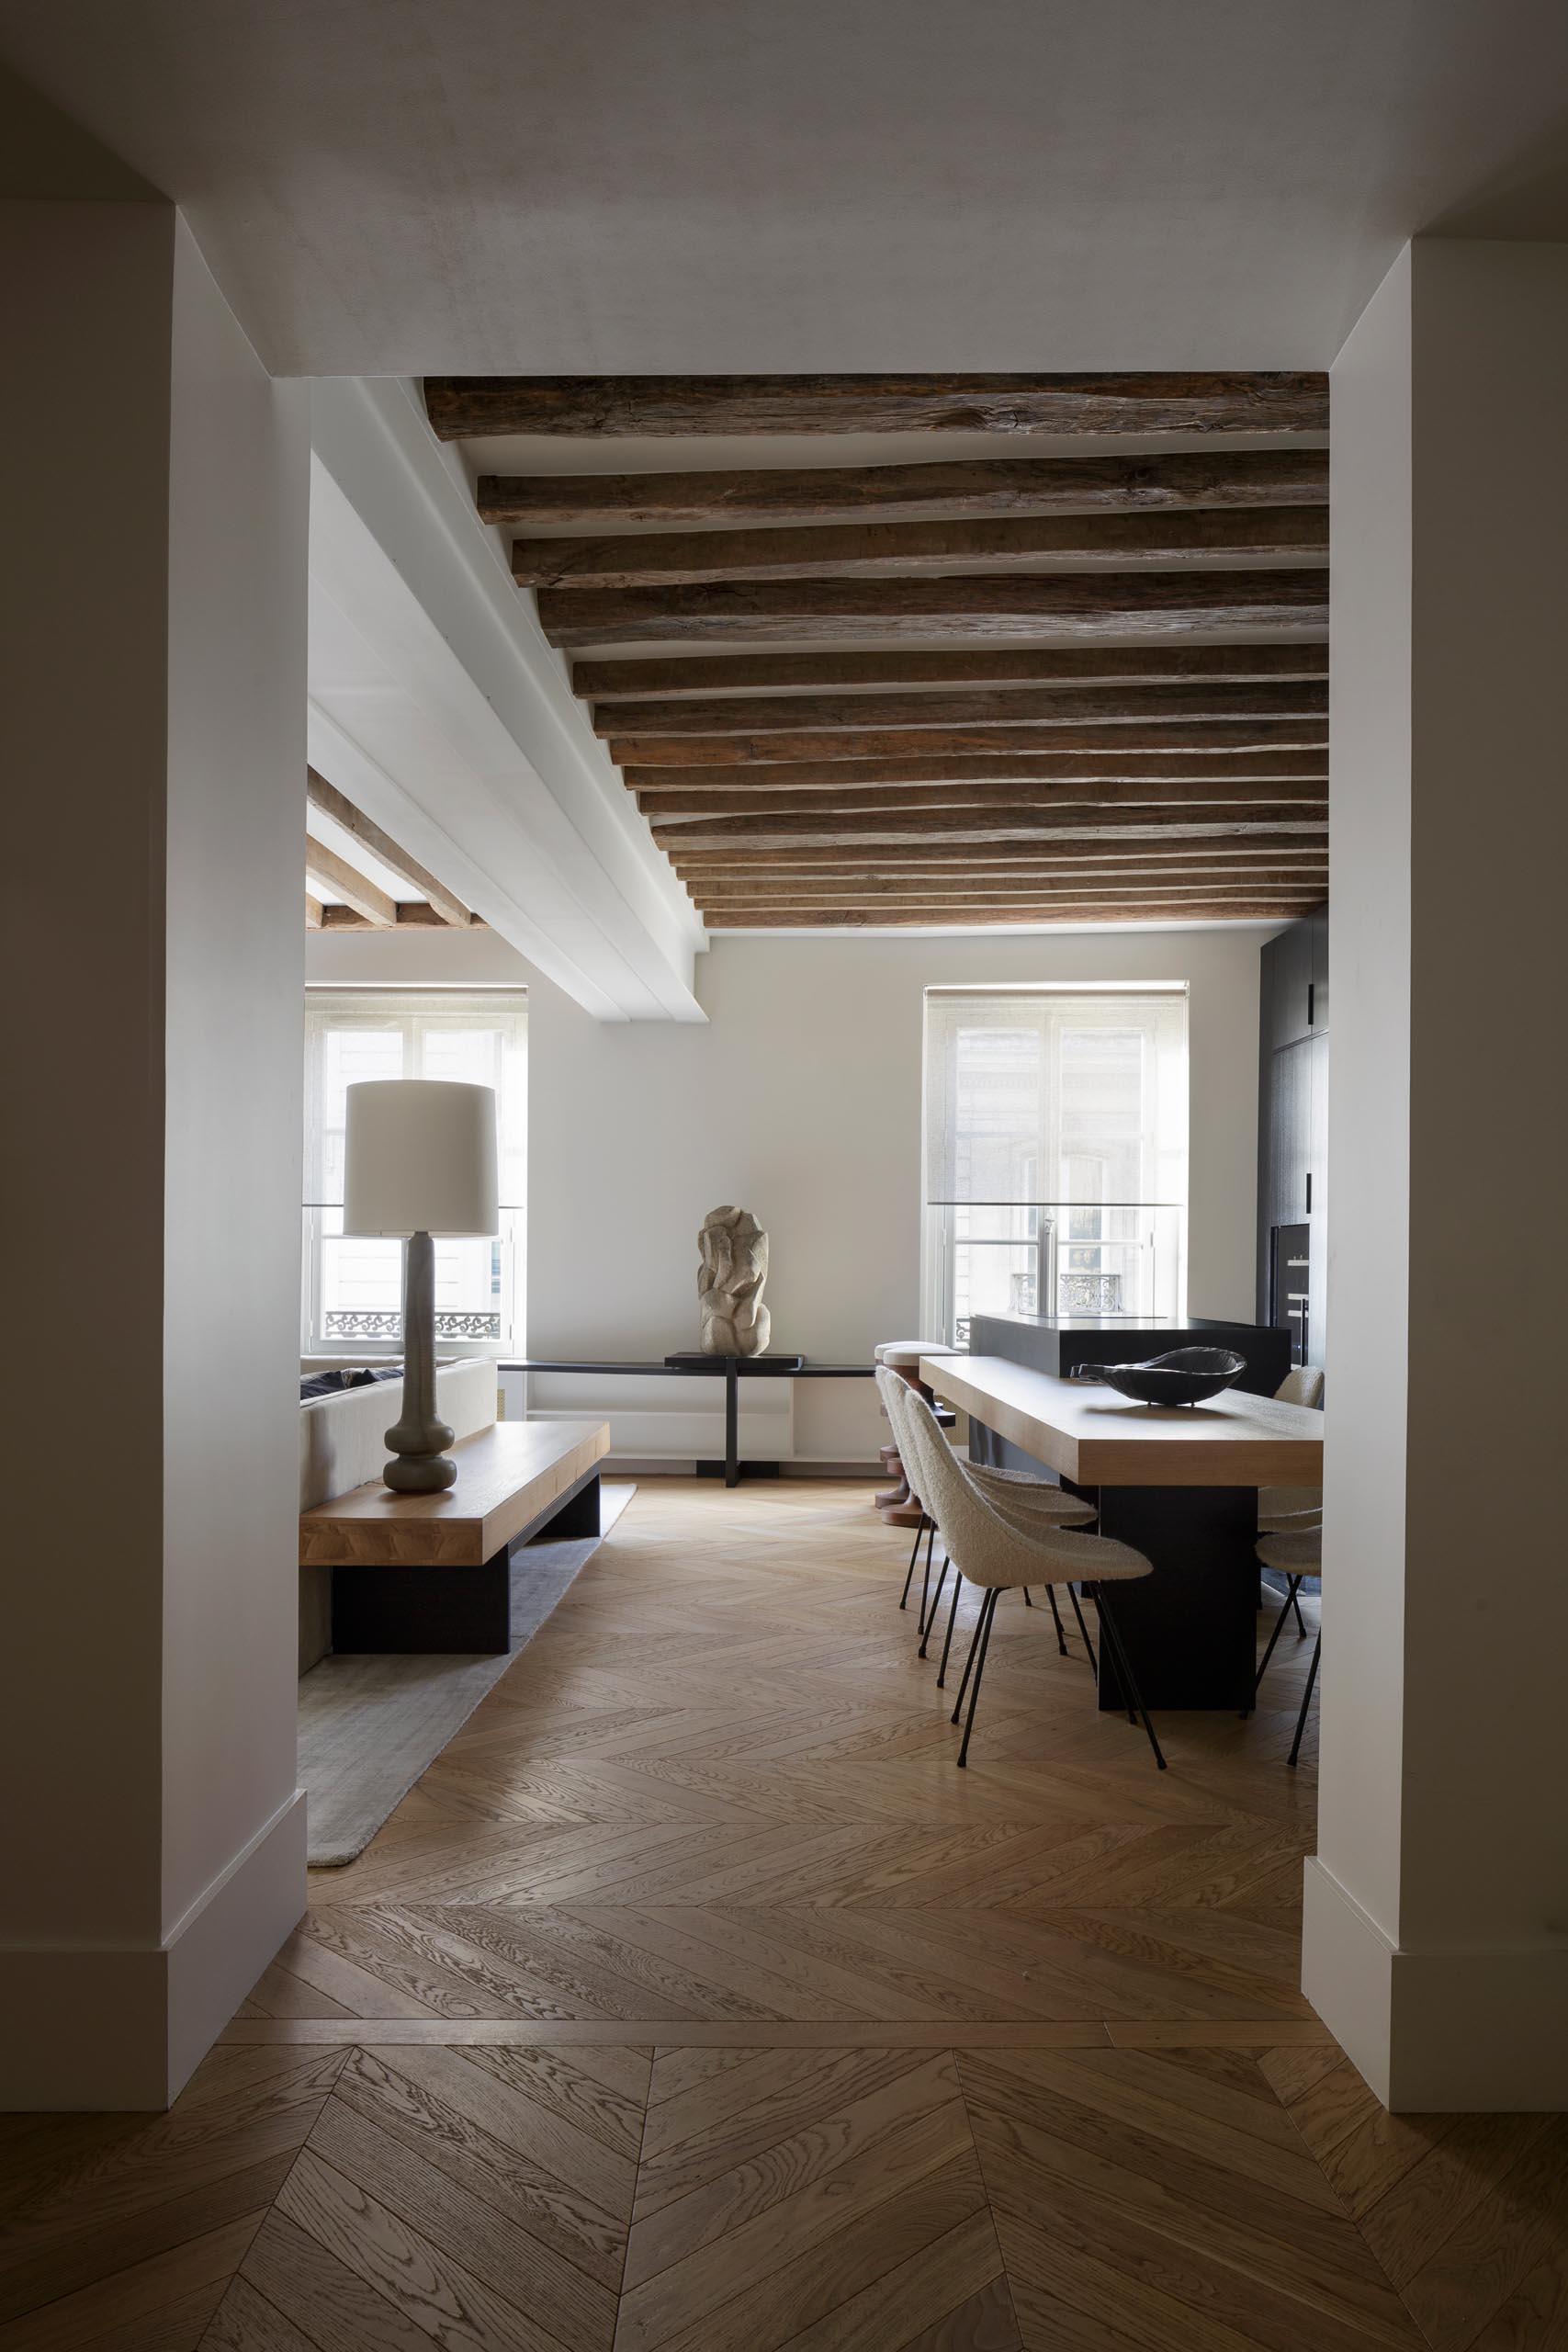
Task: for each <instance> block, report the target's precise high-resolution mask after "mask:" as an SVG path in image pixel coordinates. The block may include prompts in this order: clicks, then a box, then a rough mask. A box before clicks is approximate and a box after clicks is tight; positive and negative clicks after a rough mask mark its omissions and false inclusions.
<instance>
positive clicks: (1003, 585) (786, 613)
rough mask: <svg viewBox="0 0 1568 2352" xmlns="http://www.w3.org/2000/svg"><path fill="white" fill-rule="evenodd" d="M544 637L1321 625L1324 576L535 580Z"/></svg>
mask: <svg viewBox="0 0 1568 2352" xmlns="http://www.w3.org/2000/svg"><path fill="white" fill-rule="evenodd" d="M538 603H539V620H540V625H541V627H542V628H543V629H544V632H545V635H546V636H547V638H548V639H549V640H550V642H551V644H552V645H558V646H564V647H568V648H570V647H573V646H580V645H600V644H617V643H618V644H636V643H644V644H658V643H661V642H663V643H673V642H675V641H677V640H680V639H692V640H703V639H705V640H707V641H708V642H709V643H711V644H733V645H742V644H761V645H765V644H768V643H770V642H773V643H775V644H776V643H779V642H785V643H787V642H789V641H790V640H792V639H799V638H803V637H805V638H819V639H829V640H831V639H839V640H840V641H841V640H844V639H850V640H852V639H855V638H857V637H879V638H884V639H895V640H897V641H900V642H903V643H914V644H919V643H921V642H925V643H931V642H933V641H939V640H941V639H944V638H952V637H988V638H1003V637H1028V638H1038V637H1040V636H1042V635H1044V634H1046V633H1048V632H1049V631H1051V630H1053V629H1056V630H1061V631H1063V632H1064V633H1066V634H1070V635H1075V636H1081V637H1092V636H1125V635H1128V634H1129V633H1132V632H1134V631H1137V632H1146V633H1149V634H1155V635H1162V636H1164V635H1177V634H1184V633H1186V632H1189V631H1190V630H1193V629H1200V628H1201V629H1233V628H1327V626H1328V574H1327V572H1326V571H1294V570H1290V569H1285V570H1282V571H1200V570H1196V569H1193V568H1192V567H1190V566H1189V567H1188V568H1187V569H1186V570H1183V571H1147V572H1120V571H1118V572H1111V571H1108V572H1055V573H1050V574H1043V573H1039V572H1021V573H1017V574H1014V575H1013V576H1012V577H1010V578H999V579H998V578H993V577H992V576H990V575H989V574H987V573H980V574H978V575H977V576H976V575H971V574H968V573H963V572H959V573H953V574H952V575H950V576H943V577H942V578H939V579H914V580H761V581H751V582H740V581H723V582H707V583H703V584H697V585H694V586H692V587H688V588H577V587H573V588H546V589H542V590H541V591H540V593H539V599H538Z"/></svg>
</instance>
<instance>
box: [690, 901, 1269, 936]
mask: <svg viewBox="0 0 1568 2352" xmlns="http://www.w3.org/2000/svg"><path fill="white" fill-rule="evenodd" d="M1306 911H1307V910H1306V909H1305V908H1304V907H1303V904H1302V901H1301V900H1300V899H1284V898H1278V897H1269V898H1260V899H1257V900H1250V899H1244V900H1239V901H1216V900H1214V899H1147V900H1144V901H1142V902H1140V901H1138V900H1136V899H1134V900H1133V901H1131V902H1127V901H1124V900H1119V899H1100V898H1089V899H1083V900H1081V901H1079V900H1074V899H1062V900H1059V901H1057V900H1053V901H1051V902H1050V903H1048V904H1046V905H1043V906H1033V907H1018V906H999V907H978V906H976V907H962V908H953V907H952V906H946V905H942V904H938V905H935V906H930V907H902V906H901V907H863V908H858V909H857V910H855V911H854V912H853V913H845V912H843V911H842V910H840V909H838V908H836V907H797V908H791V909H790V910H788V911H787V912H784V911H781V910H778V909H776V908H769V909H766V910H755V911H747V912H744V913H740V912H730V911H729V910H725V911H724V912H722V913H717V912H716V913H714V914H712V915H705V916H704V917H703V921H704V923H705V927H706V928H707V929H708V930H709V931H837V930H844V931H884V930H890V929H893V928H896V927H897V925H899V924H910V925H920V926H922V927H924V928H926V929H930V930H940V929H942V927H944V926H945V927H947V928H950V929H953V930H970V929H973V928H974V927H975V926H976V925H977V924H981V923H986V924H989V923H1012V924H1014V925H1015V926H1020V927H1023V928H1026V929H1029V930H1041V929H1043V928H1044V927H1045V926H1046V925H1048V924H1050V923H1053V922H1062V923H1069V922H1076V923H1089V922H1092V923H1103V922H1290V921H1291V920H1292V918H1293V917H1295V916H1296V915H1299V914H1303V913H1304V912H1306Z"/></svg>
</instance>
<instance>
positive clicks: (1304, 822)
mask: <svg viewBox="0 0 1568 2352" xmlns="http://www.w3.org/2000/svg"><path fill="white" fill-rule="evenodd" d="M1325 825H1326V820H1325V818H1324V816H1323V814H1322V812H1321V811H1320V810H1314V809H1291V808H1281V807H1265V808H1258V809H1227V810H1224V811H1221V810H1218V809H1206V810H1204V811H1203V812H1202V813H1201V814H1200V813H1199V812H1198V811H1196V810H1188V809H1183V810H1180V811H1179V812H1178V811H1176V810H1172V809H1143V808H1140V809H1060V810H1057V809H1007V810H998V811H997V812H996V813H995V814H994V815H993V814H987V812H986V811H984V810H981V809H916V810H913V811H911V812H909V813H908V814H906V813H905V812H904V811H902V810H899V809H889V810H888V812H887V814H886V816H881V815H877V816H854V817H835V816H833V815H831V814H827V813H825V814H823V815H822V816H817V815H816V814H810V815H801V816H789V817H755V816H744V817H716V818H714V819H712V820H710V821H709V822H708V823H706V824H701V825H656V826H655V827H654V829H653V838H654V840H655V841H656V842H658V844H659V846H660V849H676V850H679V851H681V852H682V854H686V853H687V852H689V851H694V850H704V849H729V850H734V849H736V848H743V849H746V850H748V851H754V852H759V853H760V852H762V851H766V850H790V849H796V848H799V847H801V846H803V845H810V846H813V847H818V848H824V849H831V848H851V847H856V848H861V849H867V850H874V849H878V848H880V847H881V846H882V844H883V843H885V842H965V843H968V842H1039V841H1043V840H1044V839H1046V838H1047V837H1048V836H1060V835H1065V836H1066V838H1067V839H1068V840H1069V841H1095V840H1098V839H1100V837H1101V836H1102V835H1105V834H1109V833H1122V834H1131V835H1134V836H1137V837H1144V838H1148V839H1153V840H1162V839H1163V840H1167V841H1171V840H1176V839H1178V838H1179V837H1181V836H1183V835H1185V836H1186V837H1188V838H1189V839H1191V840H1194V841H1198V840H1205V839H1213V840H1218V839H1224V838H1225V837H1227V836H1228V837H1230V838H1232V839H1236V838H1240V837H1242V836H1245V835H1249V834H1250V835H1267V834H1271V833H1303V832H1307V833H1313V832H1322V831H1325Z"/></svg>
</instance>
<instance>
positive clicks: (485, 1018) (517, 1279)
mask: <svg viewBox="0 0 1568 2352" xmlns="http://www.w3.org/2000/svg"><path fill="white" fill-rule="evenodd" d="M526 1015H527V998H526V995H525V991H524V990H522V989H476V990H473V991H471V992H470V991H468V990H460V989H432V990H430V991H428V992H425V991H423V990H421V991H416V990H414V989H310V990H309V991H308V993H307V996H306V1001H305V1193H304V1202H305V1208H304V1253H303V1289H302V1301H301V1323H302V1346H303V1348H304V1351H305V1352H306V1353H307V1354H341V1353H343V1352H344V1351H345V1350H352V1351H354V1352H355V1353H356V1354H358V1353H364V1354H367V1355H375V1354H377V1353H378V1352H385V1353H387V1354H389V1355H395V1354H397V1353H398V1352H399V1351H400V1349H401V1346H402V1320H403V1318H402V1250H403V1245H402V1243H401V1242H400V1241H389V1240H384V1239H377V1238H367V1237H363V1236H356V1235H348V1234H344V1229H343V1157H344V1117H345V1111H344V1097H345V1096H346V1093H347V1091H348V1089H349V1088H350V1087H351V1086H352V1085H354V1084H355V1082H356V1080H360V1079H368V1078H435V1079H458V1080H467V1081H468V1083H469V1084H471V1085H478V1086H493V1087H494V1089H495V1095H496V1120H497V1127H498V1130H499V1141H500V1158H501V1170H500V1174H501V1202H502V1210H501V1232H500V1234H499V1236H497V1237H496V1238H494V1239H493V1240H482V1239H468V1238H464V1239H448V1240H440V1239H438V1240H437V1242H436V1244H435V1336H436V1339H437V1340H438V1341H439V1340H449V1341H453V1342H461V1343H462V1344H463V1346H464V1348H465V1349H466V1350H473V1351H479V1352H484V1351H488V1350H490V1349H494V1350H495V1351H496V1352H498V1353H501V1352H503V1351H505V1350H507V1349H509V1348H513V1347H516V1346H519V1345H521V1343H522V1338H523V1271H524V1255H523V1236H524V1231H525V1227H524V1215H523V1212H524V1200H525V1193H524V1186H525V1181H526V1174H527V1109H528V1093H527V1066H526V1038H527V1026H526Z"/></svg>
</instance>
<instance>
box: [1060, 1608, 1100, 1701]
mask: <svg viewBox="0 0 1568 2352" xmlns="http://www.w3.org/2000/svg"><path fill="white" fill-rule="evenodd" d="M1067 1599H1068V1600H1070V1601H1071V1602H1072V1604H1073V1615H1074V1616H1075V1617H1076V1618H1077V1621H1078V1631H1079V1633H1080V1634H1082V1635H1083V1645H1084V1654H1085V1656H1086V1657H1088V1659H1089V1672H1090V1673H1091V1674H1092V1675H1093V1676H1094V1677H1095V1679H1096V1680H1097V1681H1098V1680H1099V1679H1100V1668H1099V1667H1098V1666H1097V1665H1096V1664H1095V1657H1094V1644H1093V1643H1092V1642H1091V1641H1090V1640H1089V1627H1088V1626H1087V1625H1086V1624H1085V1623H1084V1619H1083V1611H1082V1610H1081V1609H1080V1608H1079V1607H1078V1589H1077V1585H1076V1584H1070V1585H1068V1587H1067Z"/></svg>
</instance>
